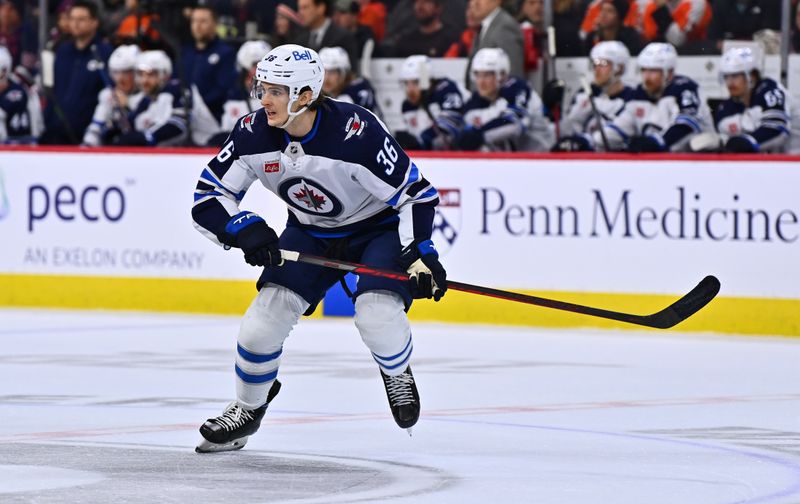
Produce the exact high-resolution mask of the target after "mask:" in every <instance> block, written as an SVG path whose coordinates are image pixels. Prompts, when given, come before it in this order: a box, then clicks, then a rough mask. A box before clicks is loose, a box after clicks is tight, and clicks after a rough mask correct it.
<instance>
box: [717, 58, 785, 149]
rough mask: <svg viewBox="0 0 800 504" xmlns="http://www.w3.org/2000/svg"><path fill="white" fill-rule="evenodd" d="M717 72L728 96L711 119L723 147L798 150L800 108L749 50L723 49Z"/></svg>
mask: <svg viewBox="0 0 800 504" xmlns="http://www.w3.org/2000/svg"><path fill="white" fill-rule="evenodd" d="M720 73H721V74H722V78H723V79H724V80H725V85H726V86H727V88H728V92H729V93H730V98H729V99H727V100H725V101H723V102H722V103H720V104H719V106H718V108H717V110H716V112H715V114H714V122H715V123H716V126H717V131H718V132H719V134H720V136H721V137H722V141H723V142H724V146H725V151H726V152H788V153H791V154H800V110H798V108H797V107H796V106H794V104H793V100H792V97H791V96H790V95H789V93H787V92H786V89H784V88H783V86H781V85H780V84H778V83H777V82H775V81H774V80H772V79H770V78H768V77H762V76H761V72H760V71H759V70H758V65H757V64H756V60H755V58H754V56H753V53H752V51H751V50H750V49H749V48H743V47H738V48H733V49H729V50H728V51H726V52H725V54H724V55H723V56H722V61H721V62H720Z"/></svg>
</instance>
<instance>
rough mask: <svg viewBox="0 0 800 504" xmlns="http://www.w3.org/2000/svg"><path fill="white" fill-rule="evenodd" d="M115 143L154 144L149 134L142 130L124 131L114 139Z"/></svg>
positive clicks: (136, 145) (139, 145)
mask: <svg viewBox="0 0 800 504" xmlns="http://www.w3.org/2000/svg"><path fill="white" fill-rule="evenodd" d="M114 145H130V146H134V147H144V146H147V145H154V144H153V143H151V142H149V141H148V137H147V135H145V134H144V133H142V132H141V131H136V130H133V131H129V132H127V133H122V134H121V135H120V136H118V137H117V138H116V139H115V140H114Z"/></svg>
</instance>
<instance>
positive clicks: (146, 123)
mask: <svg viewBox="0 0 800 504" xmlns="http://www.w3.org/2000/svg"><path fill="white" fill-rule="evenodd" d="M171 75H172V62H171V61H170V59H169V56H167V53H165V52H164V51H160V50H157V51H145V52H143V53H141V54H140V55H139V57H138V58H137V59H136V77H137V79H138V81H139V86H140V87H141V89H142V93H143V94H144V97H143V98H142V99H141V100H140V101H139V103H138V104H137V106H136V108H135V109H134V110H133V111H132V112H131V114H130V121H131V125H132V129H131V131H129V132H128V133H122V134H121V135H119V136H118V137H117V138H116V140H115V141H114V144H115V145H131V146H159V147H161V146H170V145H180V144H181V143H182V142H184V141H185V140H186V137H187V132H188V127H187V119H188V117H189V110H190V106H189V104H187V103H186V102H185V99H184V95H183V93H181V89H180V85H179V83H178V81H177V79H171V77H170V76H171Z"/></svg>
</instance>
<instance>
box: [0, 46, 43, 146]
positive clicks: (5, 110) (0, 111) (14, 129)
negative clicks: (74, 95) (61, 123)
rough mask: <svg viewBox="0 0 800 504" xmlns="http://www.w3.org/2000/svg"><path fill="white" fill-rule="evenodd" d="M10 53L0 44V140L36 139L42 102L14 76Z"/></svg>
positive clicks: (0, 141)
mask: <svg viewBox="0 0 800 504" xmlns="http://www.w3.org/2000/svg"><path fill="white" fill-rule="evenodd" d="M12 66H13V60H12V57H11V53H10V52H9V50H8V49H6V48H5V47H4V46H0V143H6V144H10V143H35V142H36V140H37V139H38V137H39V135H40V134H41V133H42V123H43V121H42V111H41V108H40V107H39V103H37V102H35V101H34V100H30V99H29V95H28V91H27V90H26V89H25V88H24V87H23V86H21V85H19V84H17V83H16V82H14V81H12V80H11V71H12Z"/></svg>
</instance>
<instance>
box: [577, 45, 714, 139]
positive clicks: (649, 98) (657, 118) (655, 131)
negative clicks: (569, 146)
mask: <svg viewBox="0 0 800 504" xmlns="http://www.w3.org/2000/svg"><path fill="white" fill-rule="evenodd" d="M677 61H678V54H677V53H676V52H675V48H674V47H672V46H671V45H670V44H666V43H661V42H653V43H651V44H648V45H647V46H646V47H645V48H644V49H642V52H641V53H639V57H638V60H637V62H638V64H639V69H640V71H641V73H642V83H641V84H639V85H638V86H637V87H636V90H635V91H634V93H633V97H632V98H631V100H630V101H629V102H628V103H626V104H625V107H624V108H623V109H622V112H620V113H619V115H617V116H616V117H615V118H614V120H613V121H611V122H609V123H607V124H606V125H605V127H604V128H603V129H602V130H598V131H596V132H594V133H593V134H592V135H582V136H581V138H582V144H581V145H580V146H579V149H577V150H610V151H624V150H627V151H629V152H683V151H688V150H689V148H690V146H689V142H690V141H691V139H692V138H693V137H695V136H697V135H698V134H701V133H704V132H708V131H709V130H710V129H711V114H710V112H709V110H708V105H706V104H705V103H704V102H703V101H702V100H701V99H700V96H699V94H698V87H697V83H696V82H695V81H693V80H692V79H689V78H688V77H683V76H680V75H675V65H676V63H677Z"/></svg>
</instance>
